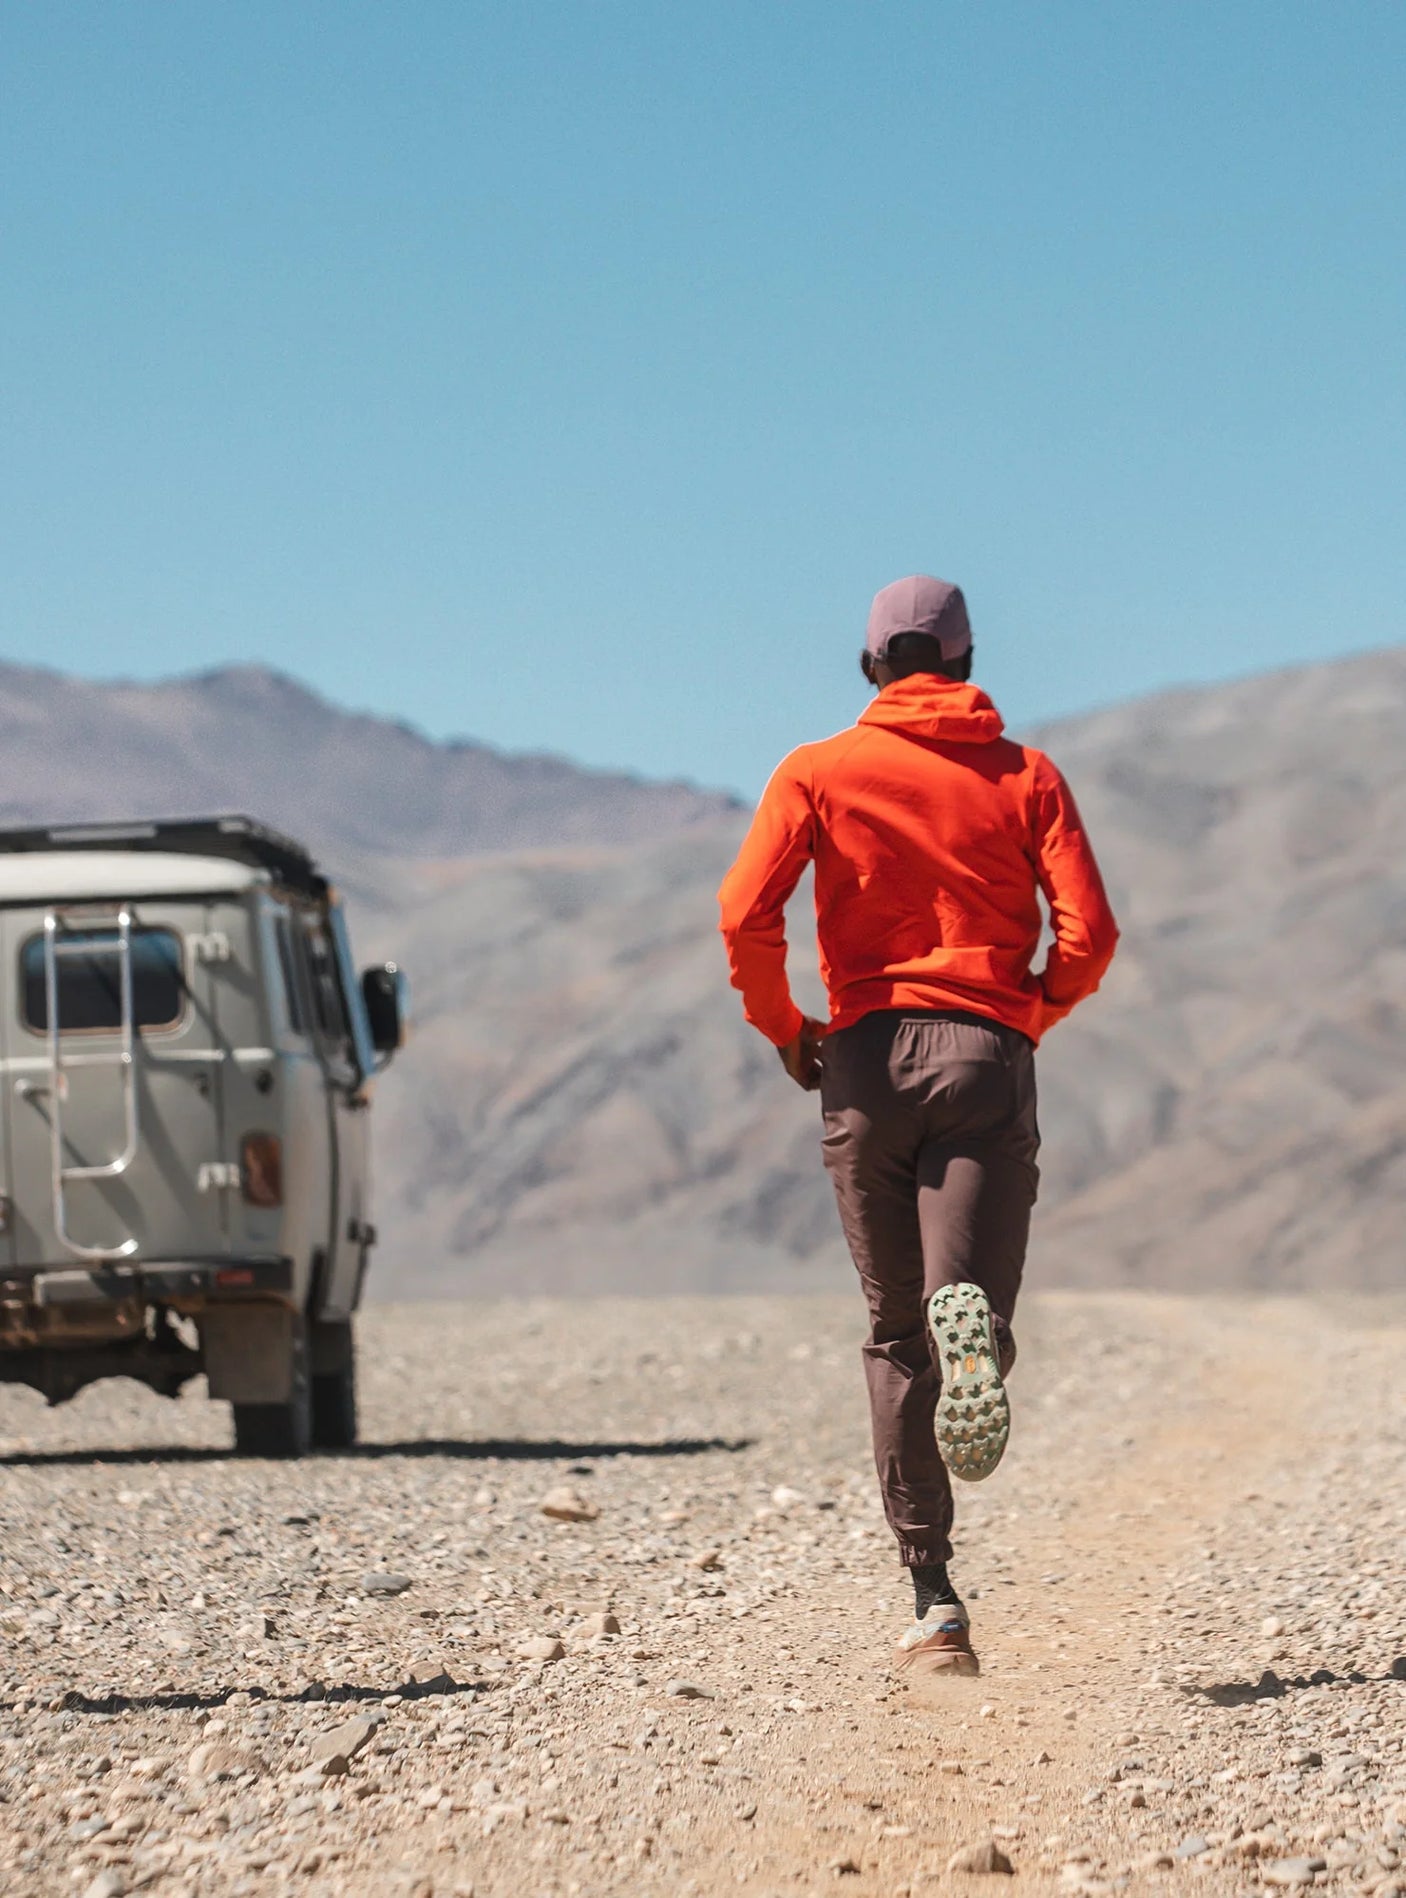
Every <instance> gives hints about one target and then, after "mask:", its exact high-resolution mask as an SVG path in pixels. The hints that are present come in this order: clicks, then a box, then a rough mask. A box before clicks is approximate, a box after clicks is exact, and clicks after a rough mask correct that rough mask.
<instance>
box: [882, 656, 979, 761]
mask: <svg viewBox="0 0 1406 1898" xmlns="http://www.w3.org/2000/svg"><path fill="white" fill-rule="evenodd" d="M859 723H860V724H861V725H881V726H883V727H884V728H885V729H886V730H888V731H897V732H905V733H907V735H908V736H909V737H910V738H936V739H939V740H941V742H942V743H943V744H948V745H990V744H993V743H994V742H995V741H996V739H998V738H999V737H1000V736H1001V735H1002V733H1003V732H1004V731H1005V729H1006V726H1005V721H1004V720H1003V719H1002V717H1001V714H1000V713H999V712H998V711H997V710H996V707H995V706H994V705H993V704H992V703H991V701H990V699H988V698H987V696H986V694H985V693H984V692H982V691H980V690H979V689H978V688H977V687H976V686H974V685H963V684H961V683H960V682H959V681H958V680H956V679H944V678H943V677H942V676H941V675H940V674H938V673H935V672H914V673H912V674H910V676H909V677H908V678H906V679H895V680H894V682H893V684H892V685H886V686H885V687H884V689H883V691H882V692H881V693H880V694H879V696H878V698H876V699H875V700H874V702H873V704H872V705H868V706H866V707H865V709H864V710H863V711H862V712H861V713H860V715H859Z"/></svg>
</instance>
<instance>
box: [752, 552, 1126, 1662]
mask: <svg viewBox="0 0 1406 1898" xmlns="http://www.w3.org/2000/svg"><path fill="white" fill-rule="evenodd" d="M861 664H862V666H863V669H864V676H865V677H866V678H867V679H868V680H869V682H870V684H871V685H875V686H877V687H878V697H877V698H876V699H875V700H874V702H873V703H872V704H871V705H870V706H868V708H867V709H866V710H865V711H864V712H863V713H862V714H861V715H860V718H859V722H858V724H856V725H854V726H852V727H851V728H850V729H849V730H848V731H844V732H841V733H840V734H839V735H838V736H837V737H835V738H827V739H823V740H822V741H821V742H820V743H819V744H814V745H803V746H801V748H800V750H799V751H793V752H792V753H791V755H790V757H789V758H787V759H786V760H785V761H784V762H783V763H782V764H781V765H780V766H779V767H778V769H777V771H776V773H775V775H774V776H773V777H772V780H771V782H770V783H769V784H768V785H767V788H766V790H765V792H764V793H763V795H762V801H761V803H760V805H759V806H758V808H757V814H756V816H755V818H754V819H753V821H752V826H751V829H750V830H749V831H748V833H747V837H746V841H745V842H744V843H743V845H742V849H741V852H740V853H739V855H738V858H737V862H736V863H735V864H734V865H733V867H732V869H731V870H730V871H729V873H728V876H727V879H726V881H725V882H724V884H723V887H722V891H721V893H720V900H721V904H722V930H723V935H724V937H725V939H726V941H727V948H728V956H729V960H730V962H731V965H732V980H733V986H734V987H735V988H738V989H740V990H741V992H742V997H743V1001H744V1004H745V1007H746V1013H747V1019H748V1021H750V1022H751V1023H752V1024H753V1026H754V1027H756V1028H759V1029H760V1030H761V1032H762V1033H763V1034H764V1035H765V1036H766V1037H767V1039H768V1040H769V1041H771V1042H773V1043H775V1045H776V1047H777V1049H778V1050H779V1052H780V1055H781V1060H782V1063H783V1065H784V1066H785V1069H786V1072H787V1073H788V1074H789V1075H790V1077H791V1079H792V1080H793V1081H795V1082H796V1084H797V1085H798V1086H799V1087H802V1088H805V1089H807V1090H813V1089H816V1088H819V1090H820V1096H821V1105H822V1107H823V1110H824V1123H825V1136H824V1154H825V1165H826V1167H827V1169H828V1170H829V1173H830V1176H831V1179H832V1181H833V1183H834V1187H835V1196H836V1199H837V1200H838V1202H839V1209H840V1220H841V1223H842V1225H843V1227H844V1231H845V1238H846V1239H847V1241H848V1242H849V1249H850V1251H851V1253H852V1254H853V1256H854V1263H855V1265H856V1267H857V1268H858V1270H859V1277H860V1283H861V1284H862V1286H863V1288H864V1295H865V1297H866V1299H867V1300H868V1304H869V1337H868V1341H867V1342H866V1344H865V1346H864V1369H865V1375H866V1377H867V1380H868V1385H869V1404H870V1410H871V1413H872V1422H873V1432H874V1459H875V1462H876V1464H877V1467H878V1473H879V1484H880V1488H881V1490H882V1492H883V1501H884V1512H885V1514H886V1515H887V1517H888V1520H889V1526H890V1527H891V1528H892V1530H893V1532H894V1535H895V1536H896V1537H897V1539H898V1548H899V1555H900V1559H901V1560H902V1562H903V1564H904V1566H905V1567H906V1568H907V1569H908V1570H909V1571H910V1572H911V1574H912V1578H913V1589H914V1595H915V1598H916V1608H917V1616H916V1621H915V1623H914V1625H913V1626H912V1627H911V1628H910V1629H909V1630H908V1632H907V1633H906V1634H905V1635H904V1636H903V1637H902V1639H901V1641H900V1642H899V1645H898V1650H897V1654H896V1657H895V1660H896V1665H897V1667H898V1669H899V1672H900V1674H901V1675H902V1676H903V1677H904V1678H906V1679H909V1680H917V1679H920V1678H922V1677H925V1676H929V1675H936V1674H942V1673H948V1672H955V1673H959V1674H975V1673H977V1672H978V1663H977V1658H976V1655H975V1653H974V1652H973V1649H972V1645H971V1635H970V1628H969V1620H968V1616H967V1611H966V1609H965V1608H964V1607H963V1605H962V1602H961V1600H960V1598H959V1597H958V1595H957V1592H956V1589H955V1588H954V1587H953V1586H952V1584H951V1582H950V1581H949V1579H948V1575H947V1563H948V1561H949V1559H950V1557H951V1554H952V1543H951V1529H952V1486H951V1483H950V1481H949V1472H950V1473H951V1475H953V1476H957V1477H961V1478H963V1479H964V1480H966V1481H968V1482H977V1481H980V1479H981V1478H982V1477H984V1476H989V1475H990V1474H991V1472H992V1470H994V1469H995V1467H996V1465H997V1464H998V1463H999V1462H1000V1460H1001V1456H1002V1453H1003V1452H1004V1450H1005V1447H1006V1439H1007V1436H1008V1434H1009V1431H1010V1411H1009V1408H1008V1405H1007V1401H1006V1392H1005V1386H1004V1381H1003V1380H1004V1379H1005V1377H1006V1375H1007V1374H1008V1372H1009V1370H1010V1367H1011V1363H1012V1362H1013V1360H1014V1357H1015V1341H1014V1339H1013V1337H1012V1335H1011V1329H1010V1327H1011V1319H1012V1317H1013V1315H1014V1312H1015V1302H1016V1295H1017V1293H1018V1292H1019V1290H1020V1280H1021V1272H1022V1269H1023V1267H1024V1263H1025V1248H1026V1241H1027V1238H1028V1235H1029V1229H1030V1212H1031V1208H1032V1207H1033V1205H1034V1203H1035V1193H1036V1187H1037V1184H1038V1181H1039V1173H1038V1170H1037V1168H1036V1164H1035V1159H1036V1154H1037V1152H1038V1150H1039V1144H1040V1135H1039V1129H1038V1127H1037V1126H1036V1121H1035V1061H1034V1051H1035V1045H1036V1043H1037V1042H1038V1041H1039V1039H1040V1037H1041V1036H1042V1035H1043V1034H1044V1033H1045V1031H1046V1029H1048V1028H1050V1027H1051V1026H1052V1025H1053V1024H1054V1023H1055V1022H1057V1021H1059V1020H1061V1019H1062V1018H1063V1017H1064V1016H1065V1015H1067V1014H1068V1013H1069V1011H1070V1010H1071V1009H1072V1008H1073V1007H1074V1006H1075V1005H1076V1003H1078V1002H1081V1001H1082V1000H1083V999H1084V997H1085V996H1087V995H1090V994H1092V993H1093V991H1094V990H1095V989H1096V988H1097V987H1098V984H1099V982H1100V980H1101V978H1102V976H1103V973H1104V971H1105V969H1106V968H1107V967H1108V964H1109V961H1110V960H1111V958H1112V955H1113V950H1114V945H1115V944H1116V942H1117V940H1118V930H1117V925H1116V924H1115V923H1114V920H1113V915H1112V912H1111V910H1110V909H1109V906H1108V899H1107V897H1106V896H1105V895H1104V890H1103V882H1102V879H1101V878H1100V876H1099V872H1098V866H1097V864H1096V863H1095V861H1094V856H1093V851H1092V850H1091V848H1090V846H1089V841H1088V838H1087V837H1086V836H1085V834H1084V829H1083V825H1082V824H1081V822H1080V819H1079V813H1078V810H1077V809H1076V807H1075V803H1074V799H1073V797H1072V796H1071V795H1070V791H1069V787H1068V786H1067V785H1066V783H1065V782H1064V779H1063V778H1062V777H1061V776H1060V774H1059V772H1058V771H1057V770H1056V769H1055V767H1054V766H1053V765H1052V764H1051V763H1050V761H1049V759H1048V758H1046V757H1045V756H1044V755H1043V754H1042V753H1041V752H1038V751H1032V750H1031V749H1030V748H1029V747H1028V746H1025V745H1018V744H1015V743H1014V742H1013V741H1012V740H1011V739H1009V738H1006V737H1005V736H1004V735H1003V732H1004V727H1003V725H1002V722H1001V716H1000V714H999V712H997V710H996V708H995V706H994V705H993V704H992V703H991V701H990V699H988V698H987V697H986V695H985V694H984V693H983V692H980V691H978V690H977V689H976V687H975V686H973V685H971V684H969V683H968V681H969V680H970V677H971V667H972V638H971V628H970V625H969V623H968V619H967V609H966V603H965V601H964V600H963V598H962V594H961V591H960V590H959V589H958V588H957V587H955V586H951V585H949V584H948V583H947V582H946V581H943V580H934V579H931V578H929V577H928V576H927V575H924V574H916V575H914V576H913V577H912V578H910V579H907V580H897V581H895V582H894V584H893V585H892V586H889V587H885V588H884V590H883V591H882V592H881V593H880V594H878V595H877V596H876V598H875V600H874V605H873V608H872V610H871V612H870V615H869V632H868V638H867V641H866V644H865V649H864V652H863V654H862V656H861ZM812 862H813V863H814V865H815V906H816V913H817V918H818V923H819V937H820V961H821V973H822V975H823V976H824V978H825V985H826V988H827V990H828V992H829V997H830V1020H829V1022H828V1024H827V1023H821V1022H817V1021H812V1020H810V1019H809V1018H808V1017H806V1016H804V1015H802V1013H801V1011H800V1009H799V1008H797V1006H796V1004H795V1001H794V1000H793V998H792V995H791V989H790V985H789V983H788V981H787V978H786V935H785V916H784V912H785V906H786V902H787V899H788V898H789V897H790V896H791V894H792V892H793V891H794V889H795V887H796V884H797V882H798V880H799V878H800V876H801V872H802V871H803V869H804V868H805V866H806V865H807V864H808V863H812ZM1041 891H1043V892H1044V896H1045V900H1046V902H1047V904H1048V906H1049V920H1050V925H1051V928H1052V930H1053V934H1054V941H1053V943H1052V945H1051V947H1050V950H1049V954H1048V956H1047V957H1046V959H1045V963H1044V967H1043V968H1042V969H1041V970H1040V971H1039V973H1038V974H1037V973H1035V971H1034V969H1033V967H1032V965H1033V963H1034V960H1035V956H1036V954H1037V951H1038V949H1039V944H1040V932H1041V913H1040V905H1039V893H1040V892H1041Z"/></svg>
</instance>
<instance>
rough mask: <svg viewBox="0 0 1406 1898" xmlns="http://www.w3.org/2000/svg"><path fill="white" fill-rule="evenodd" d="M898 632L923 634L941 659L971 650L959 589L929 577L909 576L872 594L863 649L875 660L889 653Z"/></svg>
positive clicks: (962, 600)
mask: <svg viewBox="0 0 1406 1898" xmlns="http://www.w3.org/2000/svg"><path fill="white" fill-rule="evenodd" d="M899 633H926V634H927V635H928V637H929V638H930V639H935V640H937V642H938V643H939V645H940V646H941V647H942V656H943V658H944V659H960V658H961V656H962V654H963V653H964V652H969V651H970V650H971V643H972V629H971V622H970V621H969V620H968V619H967V603H966V601H965V600H964V599H963V598H962V589H961V588H960V587H955V586H953V585H952V583H951V581H950V580H934V579H933V577H932V575H931V574H927V573H915V574H910V575H909V577H908V579H906V580H895V581H894V583H893V585H892V586H887V587H885V588H884V589H883V591H882V592H880V593H876V594H875V595H874V604H873V605H872V606H871V607H870V608H869V633H868V637H867V638H866V639H865V642H864V643H865V647H866V649H867V650H868V651H869V652H871V653H872V654H873V655H874V657H875V658H876V659H882V658H883V657H884V655H885V654H886V653H887V651H888V646H889V641H890V640H891V639H893V638H896V637H897V635H898V634H899Z"/></svg>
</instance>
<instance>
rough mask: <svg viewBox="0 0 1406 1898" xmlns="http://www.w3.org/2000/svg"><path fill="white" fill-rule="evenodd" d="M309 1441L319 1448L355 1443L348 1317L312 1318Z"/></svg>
mask: <svg viewBox="0 0 1406 1898" xmlns="http://www.w3.org/2000/svg"><path fill="white" fill-rule="evenodd" d="M310 1332H311V1338H310V1344H311V1349H312V1440H313V1443H314V1445H315V1446H316V1448H317V1449H319V1450H348V1449H350V1448H351V1446H352V1444H354V1443H355V1442H356V1346H355V1343H354V1341H353V1338H352V1322H351V1319H350V1318H314V1319H313V1321H312V1324H311V1326H310Z"/></svg>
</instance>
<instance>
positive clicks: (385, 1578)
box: [361, 1569, 412, 1596]
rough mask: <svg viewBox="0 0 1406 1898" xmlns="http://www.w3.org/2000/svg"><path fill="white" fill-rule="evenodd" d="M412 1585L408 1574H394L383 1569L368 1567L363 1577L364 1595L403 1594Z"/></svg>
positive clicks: (362, 1590)
mask: <svg viewBox="0 0 1406 1898" xmlns="http://www.w3.org/2000/svg"><path fill="white" fill-rule="evenodd" d="M411 1586H412V1583H411V1580H410V1577H409V1576H408V1575H394V1574H390V1573H387V1572H386V1571H385V1570H382V1569H368V1570H367V1572H366V1574H365V1575H363V1576H362V1578H361V1592H362V1594H363V1595H372V1596H390V1595H403V1594H404V1593H405V1591H406V1589H407V1588H410V1587H411Z"/></svg>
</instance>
